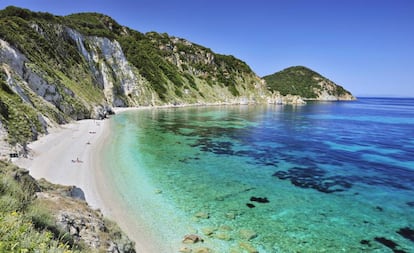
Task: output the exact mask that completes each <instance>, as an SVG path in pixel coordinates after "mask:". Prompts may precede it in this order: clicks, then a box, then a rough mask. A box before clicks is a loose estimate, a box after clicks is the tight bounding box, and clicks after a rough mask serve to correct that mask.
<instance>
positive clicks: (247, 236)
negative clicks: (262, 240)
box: [239, 229, 257, 241]
mask: <svg viewBox="0 0 414 253" xmlns="http://www.w3.org/2000/svg"><path fill="white" fill-rule="evenodd" d="M239 234H240V238H242V239H244V240H247V241H250V240H251V239H253V238H256V237H257V233H256V232H255V231H253V230H250V229H241V230H240V231H239Z"/></svg>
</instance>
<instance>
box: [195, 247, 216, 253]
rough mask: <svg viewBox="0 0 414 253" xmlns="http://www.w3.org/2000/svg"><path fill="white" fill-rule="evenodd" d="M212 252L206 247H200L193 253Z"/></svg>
mask: <svg viewBox="0 0 414 253" xmlns="http://www.w3.org/2000/svg"><path fill="white" fill-rule="evenodd" d="M212 252H213V251H212V250H211V249H210V248H207V247H201V248H197V249H195V250H194V253H212Z"/></svg>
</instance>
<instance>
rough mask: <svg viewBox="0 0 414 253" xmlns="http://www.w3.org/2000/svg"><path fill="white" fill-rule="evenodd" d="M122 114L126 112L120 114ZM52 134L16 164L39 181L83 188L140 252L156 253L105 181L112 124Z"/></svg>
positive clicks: (90, 123)
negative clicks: (104, 155) (105, 152)
mask: <svg viewBox="0 0 414 253" xmlns="http://www.w3.org/2000/svg"><path fill="white" fill-rule="evenodd" d="M134 109H136V108H134ZM129 110H131V109H129ZM120 111H123V110H117V112H120ZM49 131H50V133H49V134H48V135H45V136H43V137H41V138H40V139H39V140H37V141H35V142H33V143H30V144H29V149H30V155H29V156H28V158H23V157H22V158H18V159H16V160H14V161H13V163H14V164H16V165H18V166H20V167H22V168H26V169H28V170H29V171H30V174H31V175H32V176H33V177H34V178H36V179H40V178H45V179H46V180H48V181H50V182H52V183H55V184H61V185H75V186H77V187H79V188H81V189H82V190H83V191H84V193H85V198H86V201H87V202H88V204H89V205H90V206H91V207H92V208H94V209H100V210H101V211H102V212H103V214H104V215H105V216H106V217H108V218H110V219H112V220H114V221H115V222H117V223H118V225H119V226H120V227H121V229H123V230H124V231H125V232H126V233H127V234H128V237H130V239H132V240H133V241H135V243H136V250H137V252H153V250H154V247H155V246H154V245H153V244H154V242H153V241H152V240H151V238H149V235H148V234H142V232H143V231H137V230H136V229H134V228H133V227H132V226H131V223H130V221H129V220H128V218H127V217H126V216H125V212H124V211H125V210H123V208H122V205H121V204H122V203H121V201H119V199H118V195H117V194H116V193H115V192H114V190H113V187H111V186H110V185H108V184H109V180H108V179H107V178H106V177H105V172H104V170H103V166H104V164H102V163H103V159H102V152H103V147H104V145H107V144H108V143H107V142H108V138H107V137H108V136H109V134H110V120H81V121H76V122H73V123H70V124H66V125H62V126H58V127H56V128H52V129H49Z"/></svg>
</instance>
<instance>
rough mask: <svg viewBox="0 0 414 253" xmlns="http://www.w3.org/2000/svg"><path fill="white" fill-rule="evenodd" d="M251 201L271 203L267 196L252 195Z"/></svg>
mask: <svg viewBox="0 0 414 253" xmlns="http://www.w3.org/2000/svg"><path fill="white" fill-rule="evenodd" d="M250 201H254V202H258V203H269V200H268V199H267V198H266V197H265V198H261V197H251V198H250Z"/></svg>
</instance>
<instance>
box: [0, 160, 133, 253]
mask: <svg viewBox="0 0 414 253" xmlns="http://www.w3.org/2000/svg"><path fill="white" fill-rule="evenodd" d="M0 252H68V253H69V252H113V253H115V252H125V253H133V252H135V249H134V243H133V242H131V241H130V240H129V239H128V237H127V236H126V235H125V234H124V233H123V232H122V231H121V230H120V229H119V228H118V227H117V225H116V224H114V223H113V222H111V221H108V220H106V219H104V218H103V216H102V214H101V213H100V212H99V211H95V210H92V209H91V208H90V207H89V206H88V205H87V204H86V202H85V201H84V196H83V192H82V191H81V190H80V189H79V188H76V187H69V186H59V185H53V184H50V183H49V182H47V181H45V180H44V179H42V180H39V181H36V180H35V179H33V178H32V177H31V176H30V175H29V172H28V171H27V170H24V169H20V168H18V167H16V166H14V165H12V164H10V163H6V162H3V161H0Z"/></svg>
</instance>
